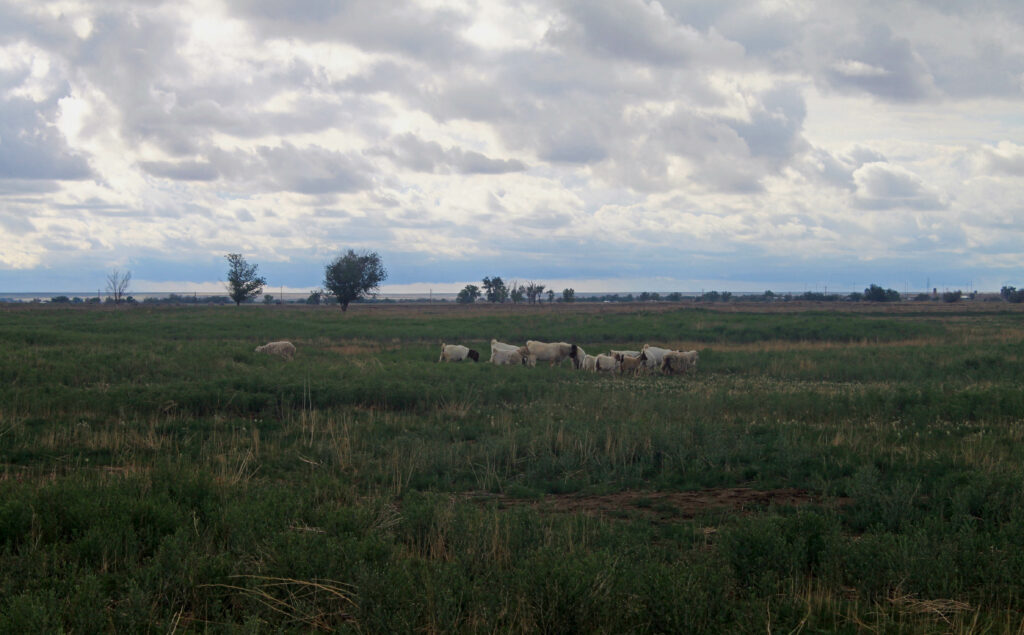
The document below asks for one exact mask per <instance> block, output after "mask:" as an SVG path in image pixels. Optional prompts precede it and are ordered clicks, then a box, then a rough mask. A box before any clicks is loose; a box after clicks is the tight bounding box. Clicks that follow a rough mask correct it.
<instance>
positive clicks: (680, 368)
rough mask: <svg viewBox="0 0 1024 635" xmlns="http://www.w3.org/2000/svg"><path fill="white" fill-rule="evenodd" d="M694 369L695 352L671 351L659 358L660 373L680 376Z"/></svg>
mask: <svg viewBox="0 0 1024 635" xmlns="http://www.w3.org/2000/svg"><path fill="white" fill-rule="evenodd" d="M694 368H697V351H685V352H684V351H671V352H669V353H665V355H664V356H663V357H662V358H661V372H663V373H665V374H667V375H673V374H680V375H681V374H683V373H685V372H687V371H689V370H691V369H694Z"/></svg>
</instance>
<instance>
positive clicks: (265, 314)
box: [0, 302, 1024, 633]
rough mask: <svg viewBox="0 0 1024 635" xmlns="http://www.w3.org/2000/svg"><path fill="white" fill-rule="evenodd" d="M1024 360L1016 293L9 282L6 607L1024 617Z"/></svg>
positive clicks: (1, 415)
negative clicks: (543, 358) (500, 358)
mask: <svg viewBox="0 0 1024 635" xmlns="http://www.w3.org/2000/svg"><path fill="white" fill-rule="evenodd" d="M492 337H497V338H498V339H501V340H502V341H505V342H510V343H522V342H524V341H525V340H526V339H528V338H530V339H540V340H564V341H568V342H575V343H578V344H579V345H581V346H583V347H584V348H585V349H586V350H587V352H590V353H596V352H603V351H607V350H608V349H611V348H639V347H641V346H642V345H643V344H644V343H648V342H649V343H651V344H658V345H663V346H668V347H671V348H681V349H696V350H698V351H700V362H699V365H698V368H697V372H696V373H695V374H693V375H689V376H681V377H680V376H676V377H662V376H647V377H640V378H631V377H616V376H597V375H592V374H581V373H577V372H575V371H573V370H572V369H571V368H570V367H569V365H568V364H566V365H565V366H562V367H556V368H549V367H547V366H543V365H539V366H538V367H537V368H532V369H531V368H522V367H494V366H491V365H488V364H472V363H462V364H438V363H436V360H437V357H438V354H439V348H440V344H441V342H442V341H444V342H448V343H461V344H466V345H468V346H471V347H474V348H477V349H478V350H479V351H480V352H481V356H482V358H483V359H486V358H487V357H488V356H489V353H490V351H489V344H488V343H489V341H490V339H491V338H492ZM276 339H289V340H291V341H292V342H294V343H295V344H296V346H297V347H298V353H297V355H296V358H295V360H294V361H292V362H285V361H282V360H280V359H276V358H271V357H266V356H260V355H257V354H255V353H253V348H254V347H255V346H256V345H258V344H262V343H265V342H267V341H270V340H276ZM1022 386H1024V312H1022V311H1021V310H1020V305H1007V304H1002V303H977V304H966V303H959V304H955V305H953V304H941V305H940V304H932V303H910V302H907V303H900V304H896V305H884V306H879V305H871V304H867V303H859V304H845V303H844V304H837V303H822V304H809V303H785V304H782V303H779V304H772V305H765V304H741V303H737V304H725V305H716V306H701V307H698V306H697V305H692V304H684V305H678V304H671V305H669V304H632V305H618V304H577V305H556V306H543V307H528V306H484V305H481V306H470V307H464V306H458V305H452V304H446V305H424V304H415V305H402V304H396V305H353V306H352V307H351V308H350V310H349V311H348V313H346V314H343V313H342V312H341V311H339V310H337V309H336V308H334V309H332V308H328V307H302V306H244V307H233V306H230V307H227V306H225V307H163V306H161V307H151V306H135V307H123V308H120V309H114V308H110V307H83V306H40V305H34V306H30V305H24V306H22V305H0V632H5V633H7V632H39V631H46V632H51V631H59V630H65V631H73V632H99V631H117V632H137V631H142V630H154V631H163V632H171V631H198V630H203V631H205V630H211V631H215V632H233V631H237V632H253V631H256V630H264V631H267V630H300V631H302V630H311V629H320V630H341V631H346V630H349V631H353V632H356V631H358V632H375V633H376V632H387V633H395V632H409V631H427V632H451V631H470V632H487V633H490V632H494V631H514V632H567V633H568V632H572V633H593V632H604V633H624V632H708V633H720V632H755V631H761V632H775V633H781V632H787V633H788V632H792V631H798V632H822V631H828V632H834V631H839V632H861V631H865V630H872V631H877V632H946V631H954V632H997V633H1003V632H1012V633H1019V632H1024V443H1022V441H1024V390H1022Z"/></svg>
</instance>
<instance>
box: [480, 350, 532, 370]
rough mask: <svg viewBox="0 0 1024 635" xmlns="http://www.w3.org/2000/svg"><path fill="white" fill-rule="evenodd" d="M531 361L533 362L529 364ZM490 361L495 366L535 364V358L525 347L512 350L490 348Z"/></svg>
mask: <svg viewBox="0 0 1024 635" xmlns="http://www.w3.org/2000/svg"><path fill="white" fill-rule="evenodd" d="M531 361H532V362H533V363H532V364H531ZM491 363H492V364H494V365H495V366H536V365H537V360H536V359H535V358H533V356H532V355H530V354H529V353H527V352H526V347H525V346H524V347H522V348H512V350H502V349H499V350H492V351H491Z"/></svg>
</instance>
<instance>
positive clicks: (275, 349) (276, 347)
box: [255, 340, 295, 360]
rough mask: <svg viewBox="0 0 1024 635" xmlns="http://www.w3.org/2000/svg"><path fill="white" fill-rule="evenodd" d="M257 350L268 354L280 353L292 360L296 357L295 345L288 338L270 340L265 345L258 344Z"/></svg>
mask: <svg viewBox="0 0 1024 635" xmlns="http://www.w3.org/2000/svg"><path fill="white" fill-rule="evenodd" d="M255 352H257V353H266V354H267V355H280V356H281V357H283V358H285V359H289V360H290V359H292V358H294V357H295V345H294V344H292V343H291V342H289V341H287V340H282V341H279V342H268V343H266V344H264V345H263V346H257V347H256V349H255Z"/></svg>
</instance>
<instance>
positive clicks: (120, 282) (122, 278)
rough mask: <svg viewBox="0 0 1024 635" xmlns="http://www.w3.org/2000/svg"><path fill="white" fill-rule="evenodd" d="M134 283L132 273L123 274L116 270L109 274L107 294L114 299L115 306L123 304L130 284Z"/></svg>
mask: <svg viewBox="0 0 1024 635" xmlns="http://www.w3.org/2000/svg"><path fill="white" fill-rule="evenodd" d="M131 281H132V272H131V271H126V272H124V273H123V274H122V273H121V272H120V271H118V270H117V269H114V270H113V271H111V272H110V273H108V274H107V293H109V294H110V297H112V298H114V304H121V302H122V301H123V300H124V296H125V293H127V292H128V283H130V282H131Z"/></svg>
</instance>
